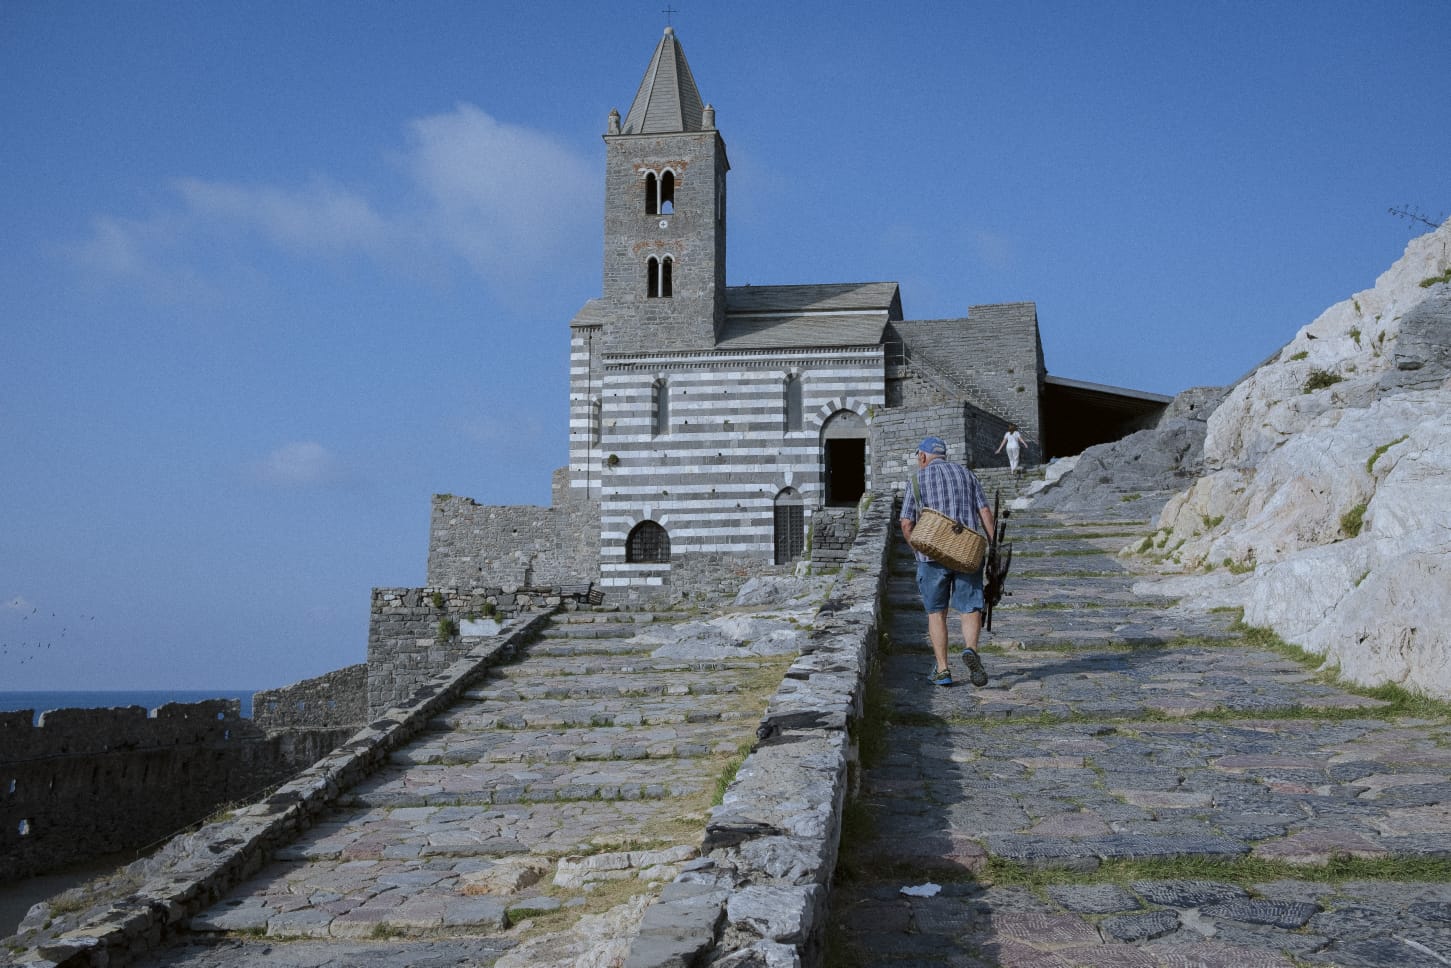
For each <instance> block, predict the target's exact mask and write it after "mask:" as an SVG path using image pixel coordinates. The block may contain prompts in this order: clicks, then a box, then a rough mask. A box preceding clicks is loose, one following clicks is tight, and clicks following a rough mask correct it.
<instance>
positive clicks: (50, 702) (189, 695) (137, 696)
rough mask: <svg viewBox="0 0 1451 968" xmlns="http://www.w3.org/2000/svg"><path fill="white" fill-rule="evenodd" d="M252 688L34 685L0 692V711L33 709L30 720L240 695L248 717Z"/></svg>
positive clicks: (35, 720) (244, 714)
mask: <svg viewBox="0 0 1451 968" xmlns="http://www.w3.org/2000/svg"><path fill="white" fill-rule="evenodd" d="M256 691H257V690H255V689H49V690H43V689H34V690H21V691H10V692H0V712H15V711H17V710H21V709H31V710H34V711H35V716H34V717H33V720H32V721H33V722H37V723H38V722H39V721H40V716H41V714H42V713H46V712H50V711H51V710H56V709H110V708H116V707H125V706H142V707H144V708H145V709H147V710H153V709H156V708H157V707H159V706H165V705H166V704H167V703H173V702H183V703H185V702H201V701H202V700H205V699H240V700H241V702H242V716H243V718H245V719H250V718H251V717H252V693H254V692H256Z"/></svg>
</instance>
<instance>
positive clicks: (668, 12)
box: [660, 3, 680, 27]
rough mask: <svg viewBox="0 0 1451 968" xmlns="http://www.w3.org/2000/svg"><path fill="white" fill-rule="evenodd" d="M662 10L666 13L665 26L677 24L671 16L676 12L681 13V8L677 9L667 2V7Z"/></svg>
mask: <svg viewBox="0 0 1451 968" xmlns="http://www.w3.org/2000/svg"><path fill="white" fill-rule="evenodd" d="M660 12H661V13H663V14H664V15H665V26H667V27H673V26H675V24H674V23H673V22H672V21H671V19H670V18H671V17H672V16H674V15H675V14H677V13H679V12H680V11H679V10H676V9H675V8H674V7H672V6H671V5H670V4H668V3H667V4H666V5H665V9H664V10H662V11H660Z"/></svg>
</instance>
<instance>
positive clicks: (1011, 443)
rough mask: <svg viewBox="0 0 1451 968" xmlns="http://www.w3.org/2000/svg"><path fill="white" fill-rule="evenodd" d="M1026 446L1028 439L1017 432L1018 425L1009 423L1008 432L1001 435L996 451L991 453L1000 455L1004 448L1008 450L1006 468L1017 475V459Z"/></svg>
mask: <svg viewBox="0 0 1451 968" xmlns="http://www.w3.org/2000/svg"><path fill="white" fill-rule="evenodd" d="M1027 445H1028V439H1027V438H1026V437H1024V436H1023V435H1022V433H1020V432H1019V431H1018V425H1017V424H1011V423H1010V424H1008V432H1007V433H1005V434H1003V439H1002V441H1001V442H1000V443H999V444H998V449H997V450H995V451H993V453H994V454H1001V453H1002V452H1003V448H1004V447H1006V448H1007V449H1008V468H1009V469H1010V470H1012V472H1013V473H1014V474H1016V473H1018V457H1019V456H1020V455H1021V454H1022V451H1023V448H1024V447H1026V446H1027Z"/></svg>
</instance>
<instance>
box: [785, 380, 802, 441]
mask: <svg viewBox="0 0 1451 968" xmlns="http://www.w3.org/2000/svg"><path fill="white" fill-rule="evenodd" d="M786 429H787V430H800V429H801V376H800V374H797V373H791V374H788V375H787V377H786Z"/></svg>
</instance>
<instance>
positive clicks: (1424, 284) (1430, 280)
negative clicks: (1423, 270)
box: [1421, 269, 1451, 289]
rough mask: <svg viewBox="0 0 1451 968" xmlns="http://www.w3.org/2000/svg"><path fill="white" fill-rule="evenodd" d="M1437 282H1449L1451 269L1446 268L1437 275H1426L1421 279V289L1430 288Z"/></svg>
mask: <svg viewBox="0 0 1451 968" xmlns="http://www.w3.org/2000/svg"><path fill="white" fill-rule="evenodd" d="M1438 282H1451V269H1447V270H1446V271H1445V272H1443V273H1441V274H1440V275H1439V276H1427V277H1426V278H1424V279H1422V280H1421V288H1422V289H1430V288H1431V287H1432V286H1434V285H1436V284H1437V283H1438Z"/></svg>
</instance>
